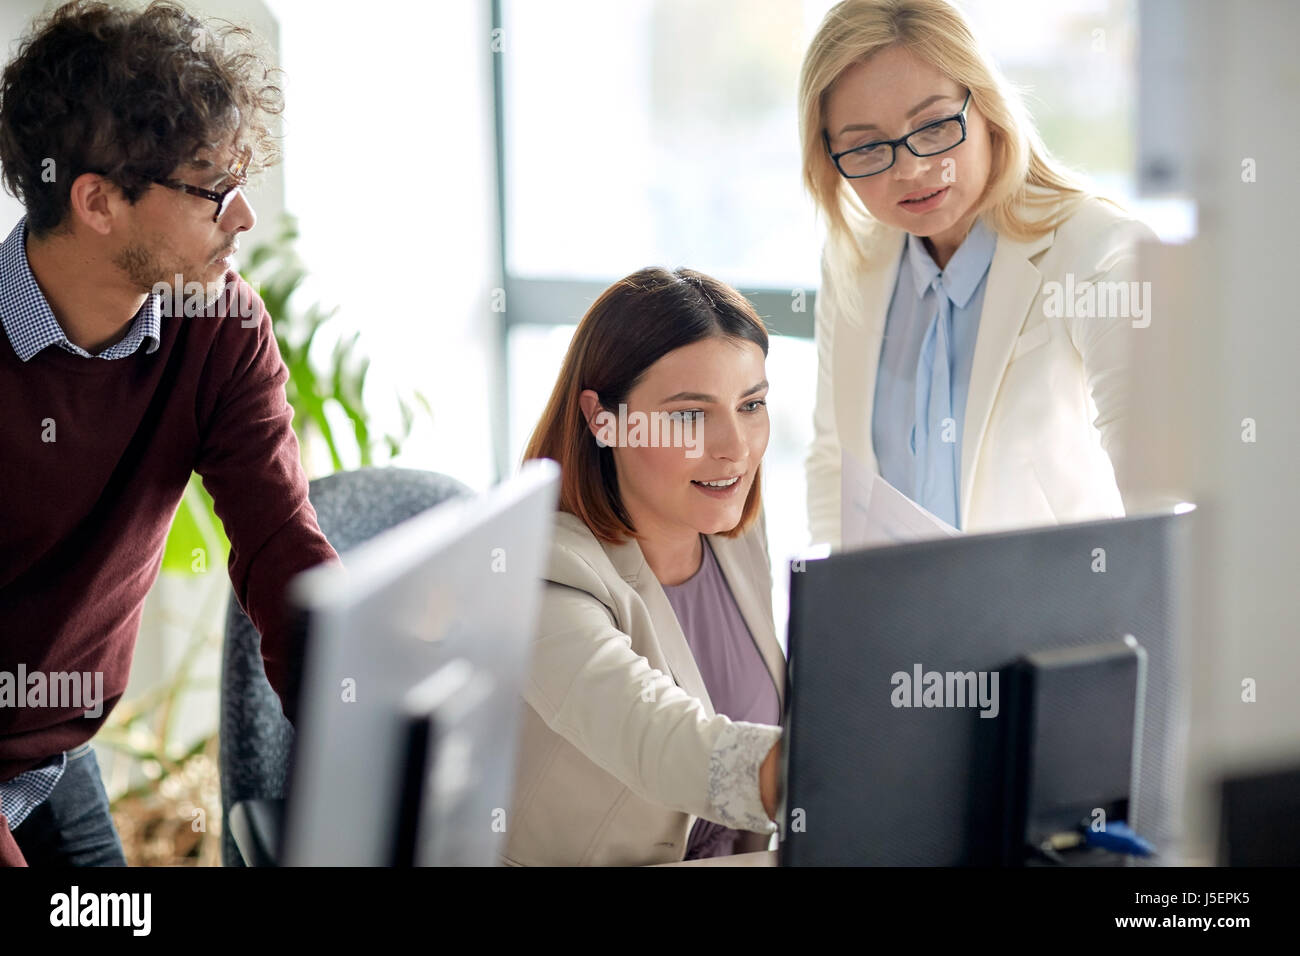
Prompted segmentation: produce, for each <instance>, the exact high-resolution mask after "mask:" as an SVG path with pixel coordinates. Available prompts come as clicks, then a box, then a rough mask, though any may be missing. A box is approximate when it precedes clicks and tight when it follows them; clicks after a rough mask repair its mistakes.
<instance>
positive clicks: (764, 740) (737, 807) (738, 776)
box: [709, 720, 781, 833]
mask: <svg viewBox="0 0 1300 956" xmlns="http://www.w3.org/2000/svg"><path fill="white" fill-rule="evenodd" d="M780 739H781V728H780V727H774V726H771V725H769V724H751V723H747V722H746V721H743V720H734V721H731V723H730V724H729V725H728V726H727V727H726V728H725V729H724V730H723V731H722V733H721V734H719V735H718V740H717V744H716V745H715V746H714V748H713V751H712V753H711V754H710V755H709V803H710V805H711V806H712V807H713V810H714V813H715V814H716V817H715V820H716V822H718V823H722V824H725V825H726V826H729V827H734V828H735V829H737V830H751V831H753V832H755V833H775V832H776V829H777V827H776V823H775V821H773V820H772V819H770V818H769V817H768V815H767V811H766V810H764V809H763V800H762V797H761V795H760V793H759V785H758V768H759V767H760V766H761V765H762V763H763V761H764V760H765V759H766V758H767V755H768V753H769V752H770V751H771V749H772V745H773V744H775V743H776V742H777V741H778V740H780Z"/></svg>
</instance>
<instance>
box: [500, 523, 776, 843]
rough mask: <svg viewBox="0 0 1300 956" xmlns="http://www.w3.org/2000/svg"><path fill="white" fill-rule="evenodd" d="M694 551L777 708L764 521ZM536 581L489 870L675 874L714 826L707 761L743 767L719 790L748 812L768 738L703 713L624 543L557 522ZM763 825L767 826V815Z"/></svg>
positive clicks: (686, 650)
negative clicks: (494, 859)
mask: <svg viewBox="0 0 1300 956" xmlns="http://www.w3.org/2000/svg"><path fill="white" fill-rule="evenodd" d="M708 539H709V544H710V545H711V546H712V548H713V552H714V555H715V556H716V557H717V560H718V566H719V568H721V570H722V573H723V576H724V577H725V578H726V580H727V585H728V586H729V587H730V589H731V592H732V595H733V597H735V599H736V605H737V607H738V608H739V609H740V613H741V616H742V617H743V618H744V620H745V623H746V624H747V625H748V627H749V631H750V633H751V634H752V635H753V638H754V642H755V644H756V645H757V647H758V651H759V653H760V655H761V656H762V658H763V660H764V662H765V663H766V664H767V669H768V672H769V673H770V674H771V675H772V680H773V681H774V682H775V684H776V689H777V697H778V700H779V701H781V702H782V703H783V702H784V697H785V657H784V655H783V654H782V652H781V645H780V644H779V643H777V639H776V630H775V627H774V625H773V619H772V574H771V563H770V559H769V558H768V552H767V534H766V530H765V528H764V523H763V518H762V514H761V513H760V518H759V520H758V521H756V522H755V523H754V525H753V526H752V527H751V528H749V529H748V530H747V531H746V532H745V533H744V534H742V535H740V536H738V537H736V538H724V537H721V536H719V535H709V536H708ZM546 579H547V580H546V586H545V590H544V592H543V595H542V607H541V612H540V614H539V618H538V634H537V640H536V642H535V644H534V649H533V658H532V663H531V669H530V673H529V677H528V680H527V683H526V684H525V690H524V698H525V700H526V702H527V706H525V707H524V714H523V724H522V728H521V735H520V741H519V749H520V753H519V761H518V767H517V770H516V777H515V787H514V798H513V805H512V807H511V811H510V813H509V815H508V816H507V818H506V849H505V853H504V857H503V860H502V862H503V863H506V864H507V865H516V866H518V865H524V866H538V865H540V866H578V865H595V866H602V865H621V866H639V865H646V864H653V863H672V862H676V861H678V860H681V859H682V858H683V857H684V856H685V855H686V844H687V838H688V836H689V834H690V830H691V827H692V825H693V824H694V823H695V820H696V819H697V817H699V816H706V817H707V818H708V819H713V820H715V821H716V822H724V821H717V818H716V813H715V809H716V808H715V806H714V803H713V801H712V799H711V788H716V787H717V785H718V783H719V776H718V774H719V770H718V766H717V765H718V764H719V759H718V758H719V755H723V754H729V755H744V760H743V761H737V763H738V764H743V765H744V770H743V771H737V773H738V776H736V777H732V778H730V779H731V780H733V781H736V780H739V781H740V784H743V782H744V781H745V780H747V779H748V777H749V776H752V778H753V784H754V786H753V788H751V789H752V795H753V802H754V803H757V779H758V778H757V766H758V763H760V762H761V761H762V758H763V757H765V756H766V755H767V752H768V750H770V749H771V746H772V744H773V743H775V742H776V740H777V739H778V738H779V737H780V731H779V730H778V729H776V728H767V727H764V726H763V725H760V724H750V723H746V722H744V721H732V720H730V719H728V718H727V717H725V716H723V715H721V714H717V713H715V712H714V709H713V703H712V701H710V699H709V692H708V690H707V689H706V688H705V686H704V679H703V677H702V676H701V675H700V671H699V668H698V667H697V666H696V664H695V657H694V655H693V654H692V653H691V648H690V645H689V644H687V643H686V637H685V635H684V634H683V633H682V630H681V627H680V625H679V624H678V623H677V615H676V614H675V613H674V612H673V608H672V605H671V604H670V603H669V602H668V595H667V594H665V593H664V589H663V587H662V586H661V585H660V584H659V581H658V579H657V578H656V577H655V576H654V573H653V572H652V571H651V570H650V566H649V565H648V564H647V563H646V560H645V556H644V555H643V554H642V552H641V548H640V546H639V545H638V544H637V543H636V541H635V540H629V541H626V542H624V543H623V544H620V545H605V544H602V543H601V542H600V541H598V540H597V539H596V537H595V535H593V534H592V533H591V530H590V529H589V528H588V527H587V526H586V525H585V524H584V523H583V522H582V520H581V519H579V518H577V517H575V516H574V515H571V514H568V513H567V512H557V514H556V524H555V536H554V539H553V543H552V546H551V559H550V564H549V567H548V569H547V572H546ZM782 712H784V711H782ZM727 759H730V757H724V759H723V762H724V763H725V761H726V760H727ZM728 772H729V771H728ZM740 784H738V789H740V791H741V793H742V794H743V793H745V792H747V791H746V789H745V788H744V787H743V785H740ZM736 809H740V807H736ZM757 810H758V812H759V813H761V812H762V807H761V804H759V805H758V807H757ZM762 823H763V824H764V825H769V821H768V820H767V819H766V815H764V816H763V820H762ZM770 839H771V837H770V834H766V833H760V832H742V834H741V837H740V839H739V840H738V841H737V845H736V850H735V852H737V853H744V852H752V851H755V850H765V849H767V848H768V843H769V842H770Z"/></svg>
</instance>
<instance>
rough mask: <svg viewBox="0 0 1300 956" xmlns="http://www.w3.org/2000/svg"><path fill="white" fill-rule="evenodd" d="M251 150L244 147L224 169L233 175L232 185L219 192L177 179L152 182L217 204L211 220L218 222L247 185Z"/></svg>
mask: <svg viewBox="0 0 1300 956" xmlns="http://www.w3.org/2000/svg"><path fill="white" fill-rule="evenodd" d="M252 156H253V151H252V150H251V149H245V150H244V151H243V152H242V153H241V154H240V156H239V158H238V159H236V160H235V162H234V164H233V165H232V166H231V167H230V168H229V169H228V170H226V172H227V174H228V175H231V176H234V177H235V182H234V184H233V185H231V186H229V187H228V188H226V189H223V190H221V192H216V191H215V190H211V189H204V188H203V187H202V186H191V185H190V184H189V183H183V182H181V181H180V180H177V179H155V180H154V182H155V183H157V184H158V185H159V186H166V187H167V188H168V189H175V190H176V191H178V192H183V193H189V194H190V195H191V196H198V197H200V198H202V199H209V200H211V201H212V202H214V203H216V204H217V211H216V212H215V213H214V214H213V216H212V221H213V222H220V221H221V217H222V216H224V215H225V214H226V210H227V209H228V208H230V204H231V202H233V201H234V199H235V195H236V194H237V193H238V192H239V191H240V190H241V189H243V188H244V187H245V186H247V185H248V176H247V175H246V173H247V171H248V164H249V162H250V161H251V160H252Z"/></svg>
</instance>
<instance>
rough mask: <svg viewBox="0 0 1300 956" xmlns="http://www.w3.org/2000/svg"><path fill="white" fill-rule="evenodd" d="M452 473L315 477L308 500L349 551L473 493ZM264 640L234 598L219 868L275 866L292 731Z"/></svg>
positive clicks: (329, 534) (227, 655)
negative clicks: (265, 658) (265, 662)
mask: <svg viewBox="0 0 1300 956" xmlns="http://www.w3.org/2000/svg"><path fill="white" fill-rule="evenodd" d="M469 493H470V490H469V488H467V487H466V486H465V485H463V484H461V483H460V482H459V481H456V480H455V479H454V478H450V477H448V476H447V475H442V474H438V473H436V472H431V471H417V470H413V469H407V468H362V469H360V470H358V471H345V472H339V473H337V474H333V475H329V476H327V477H325V478H317V479H316V480H315V481H313V482H311V484H310V486H309V490H308V497H309V499H310V500H311V503H312V506H313V507H314V508H315V509H316V515H317V518H318V519H319V521H320V528H321V531H322V532H323V533H324V535H325V538H326V540H328V541H329V543H330V544H331V545H332V546H333V548H334V550H335V551H337V552H339V553H343V552H345V551H348V550H349V549H351V548H354V547H356V546H357V545H358V544H360V543H361V542H363V541H365V540H367V539H369V538H372V537H374V536H375V535H377V534H379V533H380V532H381V531H384V530H387V529H388V528H391V527H392V526H393V525H396V524H400V523H401V522H403V521H405V520H407V519H408V518H412V517H414V516H415V515H417V514H419V513H420V512H421V511H424V510H426V509H428V508H432V507H433V506H434V505H437V504H440V503H441V502H443V501H446V500H448V499H450V498H454V497H458V496H460V495H466V494H469ZM260 645H261V638H260V636H259V635H258V633H257V630H256V629H255V628H254V627H253V624H252V622H251V621H249V619H248V617H247V616H246V615H245V614H244V612H243V611H242V610H241V609H240V607H239V604H238V603H237V602H236V601H235V600H234V599H233V598H232V599H231V601H230V605H229V608H228V610H227V614H226V639H225V644H224V646H223V648H222V653H221V737H220V756H219V765H220V771H221V823H222V830H221V862H222V865H223V866H245V865H252V866H263V865H269V864H273V863H274V860H275V854H276V853H277V852H278V846H277V843H278V834H279V828H280V823H281V820H282V817H283V812H284V798H285V789H286V785H287V778H288V773H289V753H290V749H291V747H292V745H293V725H292V724H290V723H289V721H288V720H287V719H286V718H285V716H284V714H283V712H282V711H281V709H280V699H279V697H277V696H276V693H275V691H273V690H272V689H271V685H270V683H269V682H268V681H267V679H266V671H265V669H264V668H263V666H262V653H261V649H260Z"/></svg>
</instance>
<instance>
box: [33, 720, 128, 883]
mask: <svg viewBox="0 0 1300 956" xmlns="http://www.w3.org/2000/svg"><path fill="white" fill-rule="evenodd" d="M14 841H15V842H16V843H17V844H18V848H19V849H20V850H22V851H23V856H24V857H26V858H27V865H28V866H126V857H125V856H123V855H122V842H121V840H119V839H118V836H117V827H115V826H113V817H112V815H111V814H110V813H109V812H108V794H107V793H106V792H105V791H104V781H103V779H102V778H101V777H100V775H99V763H98V762H97V761H96V760H95V751H93V750H91V749H90V744H88V743H86V744H82V745H81V746H80V747H78V748H76V749H75V750H70V751H68V763H67V766H66V767H65V768H64V770H63V776H62V777H60V778H59V782H58V783H57V784H56V785H55V787H54V790H53V791H52V792H51V793H50V796H49V799H47V800H46V801H45V802H44V803H42V804H41V805H40V806H39V807H37V808H36V809H35V810H33V811H32V812H31V814H30V815H28V817H27V819H26V820H24V821H23V822H22V824H21V825H20V826H19V827H18V829H17V830H15V831H14Z"/></svg>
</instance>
